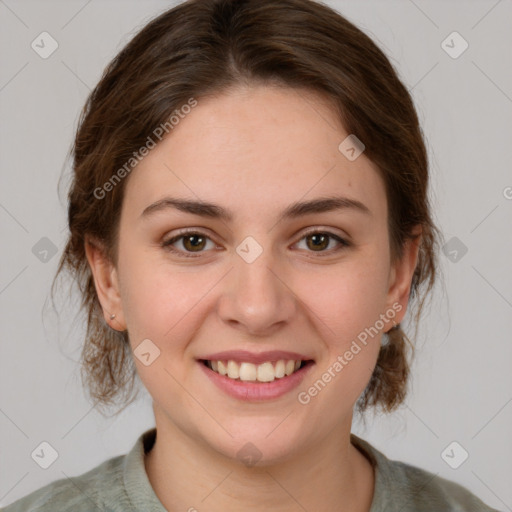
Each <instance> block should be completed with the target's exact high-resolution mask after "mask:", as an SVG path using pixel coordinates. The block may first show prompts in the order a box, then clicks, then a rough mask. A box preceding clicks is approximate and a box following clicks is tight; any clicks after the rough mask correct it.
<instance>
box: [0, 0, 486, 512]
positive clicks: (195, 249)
mask: <svg viewBox="0 0 512 512" xmlns="http://www.w3.org/2000/svg"><path fill="white" fill-rule="evenodd" d="M73 150H74V176H73V183H72V186H71V190H70V194H69V209H68V220H69V228H70V237H69V241H68V244H67V246H66V249H65V252H64V255H63V257H62V260H61V265H60V267H59V273H60V272H61V271H62V270H64V269H68V270H70V271H71V272H72V273H74V276H75V278H76V280H77V283H78V284H79V286H80V290H81V292H82V294H83V306H84V308H85V309H86V311H87V312H88V325H87V336H86V340H85V345H84V352H83V361H84V370H85V373H84V376H85V377H86V383H87V384H88V388H89V391H90V394H91V396H92V397H93V398H94V399H95V400H96V401H98V403H99V404H100V405H108V404H111V403H113V402H114V401H115V400H116V399H119V397H123V399H124V402H125V404H127V402H128V398H129V395H130V393H131V391H132V389H133V383H134V377H135V375H138V376H139V377H140V379H141V381H142V382H143V384H144V386H145V387H146V389H147V390H148V392H149V393H150V395H151V397H152V399H153V409H154V414H155V422H156V428H155V429H151V430H149V431H147V432H145V433H143V434H142V435H141V436H140V437H139V439H138V441H137V443H136V444H135V446H134V447H133V449H132V450H131V451H130V453H129V454H127V455H126V456H119V457H115V458H113V459H110V460H108V461H106V462H105V463H103V464H101V465H100V466H98V467H96V468H94V469H92V470H91V471H89V472H88V473H86V474H84V475H81V476H79V477H76V478H74V479H72V480H68V479H63V480H59V481H57V482H54V483H52V484H50V485H48V486H46V487H44V488H42V489H40V490H38V491H35V492H34V493H32V494H30V495H29V496H27V497H25V498H23V499H21V500H19V501H17V502H16V503H14V504H12V505H10V506H9V507H7V508H6V511H8V512H15V511H21V510H37V511H40V512H42V511H50V510H52V511H55V510H73V511H86V510H87V511H90V510H112V511H114V510H115V511H117V510H119V511H121V510H122V511H131V510H132V511H135V510H137V511H138V510H141V511H142V510H143V511H163V510H169V511H178V510H188V511H196V510H197V511H201V510H208V511H220V510H223V511H225V510H240V509H242V510H244V511H245V510H247V511H260V510H265V511H287V512H291V511H295V510H297V511H299V510H308V511H316V510H323V511H327V512H331V511H332V512H334V511H336V512H340V511H341V512H343V511H349V510H350V511H361V512H363V511H365V512H368V511H370V512H377V511H381V510H393V511H398V510H404V511H405V510H410V511H427V510H428V511H432V510H443V511H450V510H452V511H455V510H467V511H476V510H478V511H490V510H492V509H491V508H489V507H488V506H486V505H485V504H484V503H482V502H481V501H480V500H479V499H478V498H477V497H476V496H474V495H473V494H471V493H470V491H469V490H467V489H464V488H463V487H461V486H459V485H457V484H455V483H453V482H450V481H448V480H445V479H442V478H439V477H435V475H433V474H431V473H428V472H427V471H424V470H422V469H419V468H416V467H413V466H410V465H407V464H403V463H399V462H396V461H391V460H389V459H387V458H386V456H385V455H384V454H382V453H381V452H379V451H378V450H376V449H375V448H373V447H372V446H371V445H370V444H369V443H367V442H365V441H364V440H362V439H360V438H358V437H357V436H355V435H353V434H351V431H350V429H351V423H352V418H353V412H354V409H355V408H356V409H357V410H359V411H361V412H362V411H364V410H365V409H367V408H368V407H370V406H374V407H380V408H382V409H383V410H385V411H392V410H393V409H395V408H396V407H397V406H398V405H400V404H401V403H402V402H403V400H404V397H405V393H406V387H407V379H408V375H409V363H408V350H407V343H408V338H407V337H406V334H405V332H404V331H403V330H402V328H401V326H400V324H401V322H402V321H403V319H404V317H405V315H406V312H407V309H408V307H409V306H410V304H411V303H413V302H414V301H416V303H417V305H418V306H419V310H418V315H417V317H416V320H417V319H418V317H419V312H420V311H421V307H422V305H423V302H424V299H425V297H426V296H427V295H428V293H429V292H430V290H431V289H432V286H433V284H434V282H435V278H436V272H437V270H436V269H437V263H436V262H437V247H438V245H439V237H440V235H439V232H438V230H437V228H436V226H435V225H434V223H433V221H432V217H431V211H430V205H429V201H428V196H427V190H428V179H429V176H428V163H427V156H426V150H425V145H424V141H423V138H422V134H421V129H420V127H419V124H418V119H417V115H416V112H415V109H414V106H413V103H412V100H411V97H410V95H409V94H408V92H407V89H406V88H405V87H404V85H403V84H402V83H401V82H400V80H399V79H398V77H397V75H396V73H395V71H394V70H393V68H392V66H391V64H390V63H389V61H388V60H387V58H386V57H385V56H384V54H383V53H382V52H381V51H380V50H379V49H378V48H377V47H376V45H375V44H374V43H373V42H372V41H371V40H370V39H369V38H368V37H367V36H366V35H364V34H363V33H362V32H361V31H360V30H359V29H357V28H356V27H355V26H354V25H352V24H351V23H349V22H348V21H347V20H346V19H344V18H343V17H342V16H340V15H339V14H338V13H336V12H335V11H333V10H331V9H329V8H328V7H326V6H324V5H322V4H319V3H315V2H313V1H310V0H279V1H262V0H247V1H233V0H217V1H214V0H206V1H205V0H201V1H193V0H192V1H188V2H185V3H183V4H181V5H179V6H177V7H175V8H173V9H171V10H169V11H167V12H165V13H164V14H162V15H161V16H159V17H158V18H156V19H155V20H153V21H152V22H150V23H149V24H148V25H147V26H146V27H145V28H144V29H143V30H142V31H141V32H140V33H139V34H138V35H136V36H135V38H134V39H133V40H132V41H131V42H130V43H129V44H128V45H127V46H126V47H125V48H124V49H123V50H122V51H121V52H120V53H119V55H118V56H117V57H116V58H115V59H114V60H113V61H112V63H111V64H110V65H109V66H108V68H107V70H106V72H105V74H104V76H103V77H102V79H101V81H100V83H99V84H98V85H97V87H96V88H95V89H94V91H93V92H92V93H91V95H90V97H89V99H88V101H87V104H86V106H85V108H84V111H83V113H82V117H81V122H80V126H79V128H78V131H77V134H76V139H75V144H74V148H73Z"/></svg>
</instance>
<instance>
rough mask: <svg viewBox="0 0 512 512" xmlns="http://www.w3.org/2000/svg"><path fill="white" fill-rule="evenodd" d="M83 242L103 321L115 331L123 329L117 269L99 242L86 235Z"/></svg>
mask: <svg viewBox="0 0 512 512" xmlns="http://www.w3.org/2000/svg"><path fill="white" fill-rule="evenodd" d="M84 244H85V254H86V256H87V261H88V262H89V266H90V268H91V272H92V275H93V278H94V285H95V287H96V293H97V294H98V299H99V301H100V304H101V307H102V309H103V316H104V318H105V322H107V324H108V325H110V327H112V329H115V330H116V331H124V330H126V322H125V318H124V313H123V308H122V301H121V295H120V293H119V280H118V275H117V270H116V268H115V266H114V264H113V263H112V262H111V261H110V259H109V258H108V257H107V255H106V252H105V250H104V248H103V246H102V244H101V243H99V242H97V241H95V240H93V239H91V238H90V237H86V239H85V242H84ZM111 315H115V318H113V319H111V318H110V317H111Z"/></svg>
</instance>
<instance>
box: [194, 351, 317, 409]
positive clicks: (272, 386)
mask: <svg viewBox="0 0 512 512" xmlns="http://www.w3.org/2000/svg"><path fill="white" fill-rule="evenodd" d="M198 364H199V366H200V367H201V368H202V369H203V371H204V372H205V373H206V375H207V377H208V378H209V379H210V380H211V381H212V382H213V383H214V384H215V385H216V386H217V387H218V388H219V389H221V390H222V391H224V392H225V393H227V394H228V395H230V396H232V397H233V398H237V399H238V400H244V401H247V402H262V401H265V400H272V399H275V398H279V397H281V396H283V395H285V394H286V393H289V392H290V391H292V390H293V389H295V388H296V387H298V386H299V384H300V383H301V382H302V380H303V379H304V377H305V376H306V374H307V373H308V372H309V370H310V369H311V367H312V366H313V363H312V362H309V363H308V364H306V365H305V366H304V367H302V368H300V369H299V370H297V371H296V372H293V373H292V374H291V375H288V376H287V377H282V378H281V379H275V380H273V381H272V382H256V381H244V380H234V379H230V378H229V377H226V376H224V375H220V374H219V373H217V372H214V371H213V370H210V368H208V367H207V366H206V365H205V364H204V363H203V362H201V361H198Z"/></svg>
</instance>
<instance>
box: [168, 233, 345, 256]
mask: <svg viewBox="0 0 512 512" xmlns="http://www.w3.org/2000/svg"><path fill="white" fill-rule="evenodd" d="M320 234H321V235H327V236H328V237H329V238H332V239H334V240H336V241H337V242H338V243H339V244H341V246H340V247H338V248H336V249H334V250H333V249H331V250H329V251H319V252H318V254H319V257H320V258H322V257H324V256H328V255H330V254H332V253H337V252H339V251H341V250H343V249H345V248H347V247H350V246H351V245H352V244H351V243H349V242H347V241H346V240H344V239H343V238H341V237H339V236H338V235H335V234H334V233H331V232H329V231H321V230H318V229H315V230H311V231H308V232H306V233H304V235H303V236H302V238H300V240H299V242H300V241H302V240H303V239H304V238H306V237H308V236H311V235H320ZM187 235H199V236H201V237H204V238H206V239H208V240H211V238H210V237H209V236H207V235H206V234H205V233H201V232H200V231H195V230H185V231H181V232H180V233H179V234H178V235H176V236H175V237H173V238H170V239H169V240H165V241H164V242H162V244H161V245H162V247H163V248H164V249H165V250H166V251H169V252H172V253H174V254H176V255H178V256H179V257H183V258H198V257H200V255H201V253H203V252H206V251H200V252H198V253H191V252H186V251H181V250H178V249H176V248H174V247H172V244H174V243H175V242H177V241H178V240H181V239H182V238H185V237H186V236H187ZM211 241H212V242H213V240H211ZM309 252H313V253H314V252H315V251H309ZM322 253H327V254H322Z"/></svg>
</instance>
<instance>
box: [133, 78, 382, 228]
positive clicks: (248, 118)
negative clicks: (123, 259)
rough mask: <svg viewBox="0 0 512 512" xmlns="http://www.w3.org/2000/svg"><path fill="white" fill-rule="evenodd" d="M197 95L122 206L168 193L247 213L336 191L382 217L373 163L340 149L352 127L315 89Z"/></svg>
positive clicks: (140, 206)
mask: <svg viewBox="0 0 512 512" xmlns="http://www.w3.org/2000/svg"><path fill="white" fill-rule="evenodd" d="M197 101H198V104H197V106H196V107H194V108H193V109H192V110H191V111H190V113H189V114H187V115H186V116H185V117H184V118H183V119H181V120H180V121H179V123H178V124H177V125H175V126H174V128H173V129H172V131H171V132H170V134H169V135H168V136H167V137H166V138H164V139H163V140H162V142H160V143H158V144H157V146H156V147H155V148H154V149H152V150H151V151H150V153H149V154H148V155H147V156H146V157H144V159H143V160H142V161H141V162H140V163H139V164H138V165H137V166H136V167H135V169H134V170H133V171H132V173H131V175H130V177H129V180H128V183H127V188H126V191H125V200H124V202H125V205H124V207H126V209H127V210H129V211H130V212H133V214H134V215H135V212H137V213H138V214H139V215H140V213H142V211H143V210H144V209H145V208H146V207H147V206H148V205H149V204H150V203H152V202H155V201H157V200H159V199H161V198H163V197H165V196H166V195H167V194H169V195H172V196H181V197H187V198H194V199H200V200H203V201H209V202H214V203H221V204H223V205H225V206H227V207H228V208H229V210H230V211H232V212H235V213H238V214H239V215H240V216H241V217H244V216H245V217H246V218H248V219H249V218H251V217H253V216H254V212H255V211H256V210H257V211H258V212H259V214H270V212H278V211H281V210H282V209H283V208H284V207H286V206H288V205H289V204H291V203H296V202H297V201H299V200H301V199H302V200H308V199H313V198H315V197H319V196H326V195H333V194H336V195H343V196H345V197H349V198H353V199H356V200H359V201H361V202H363V203H364V204H366V205H368V207H369V208H370V209H371V210H372V213H373V214H374V215H376V216H379V215H384V216H385V214H386V198H385V190H384V184H383V182H382V179H381V177H380V175H379V173H378V170H377V168H376V166H375V165H374V164H373V163H372V162H371V161H370V160H369V159H368V158H366V156H365V155H364V153H363V154H362V155H361V156H359V157H358V158H357V159H356V160H354V161H350V160H348V159H347V158H346V156H344V154H342V153H341V152H340V150H339V145H340V143H341V142H342V141H343V140H344V139H345V138H346V137H347V136H348V135H349V133H347V132H346V130H345V129H344V127H343V126H342V125H341V122H340V120H339V119H338V117H337V115H336V114H335V111H334V109H333V108H332V106H331V105H330V104H329V103H328V102H327V101H326V100H324V99H322V98H321V97H319V96H318V95H316V94H313V93H310V92H309V91H304V90H300V91H298V90H292V89H283V88H270V87H264V86H257V87H251V88H246V89H237V90H233V91H230V92H228V93H226V94H223V95H220V96H217V97H209V98H204V99H201V98H199V99H198V100H197ZM228 205H229V206H228Z"/></svg>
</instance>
